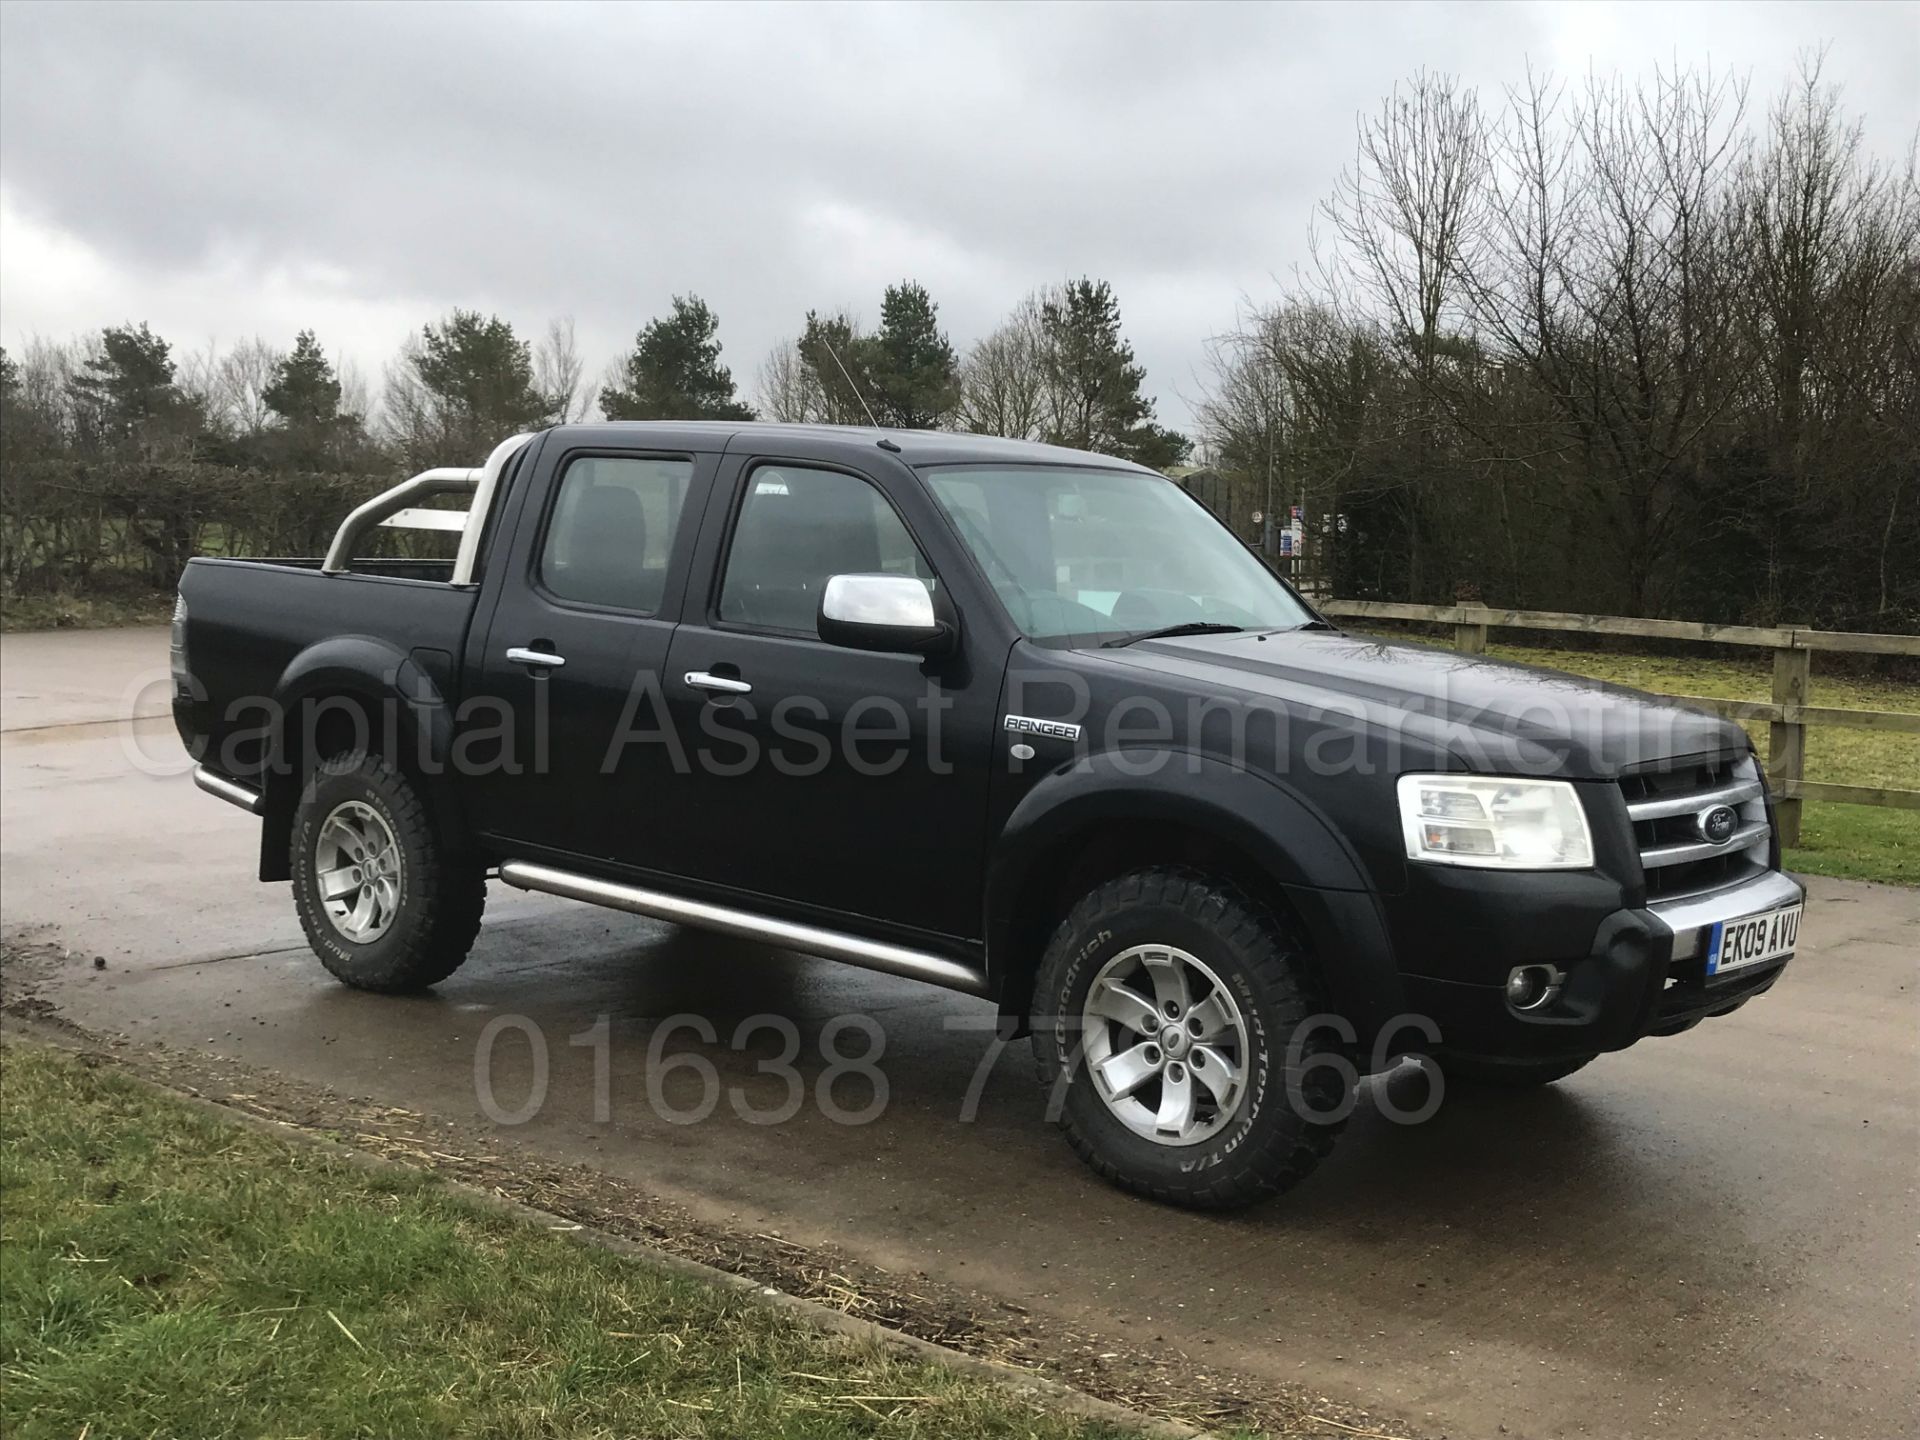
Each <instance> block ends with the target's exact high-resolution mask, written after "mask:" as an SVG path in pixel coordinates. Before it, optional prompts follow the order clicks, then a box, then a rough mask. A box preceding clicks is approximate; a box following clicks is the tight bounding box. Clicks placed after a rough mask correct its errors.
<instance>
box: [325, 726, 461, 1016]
mask: <svg viewBox="0 0 1920 1440" xmlns="http://www.w3.org/2000/svg"><path fill="white" fill-rule="evenodd" d="M292 846H293V853H292V856H291V857H290V858H291V861H292V871H293V898H294V906H295V909H296V910H297V911H298V912H299V915H300V925H301V928H302V929H304V930H305V931H306V932H307V942H308V943H309V944H310V945H312V947H313V950H314V953H315V954H316V955H318V956H319V957H320V961H321V963H322V964H323V965H325V966H326V967H327V969H328V970H329V971H331V972H332V974H333V975H334V976H335V978H337V979H340V980H343V981H345V982H346V983H347V984H349V985H352V986H355V987H357V988H359V989H362V990H380V991H407V990H421V989H425V988H426V987H427V986H429V985H434V984H437V983H438V982H439V981H441V980H444V979H446V978H447V976H449V975H451V974H452V973H453V972H454V971H455V970H457V969H459V968H460V963H461V961H463V960H465V959H466V958H467V951H468V950H469V949H470V948H472V945H473V939H474V936H475V935H476V934H477V933H478V932H479V929H480V914H481V911H482V910H483V909H485V907H486V898H487V896H486V880H485V877H484V875H483V874H482V872H481V869H480V867H479V866H478V865H475V864H472V863H469V862H466V861H463V860H461V859H459V858H457V857H454V856H450V855H449V854H448V853H447V851H446V847H445V846H444V845H443V844H442V843H441V840H440V837H439V835H438V834H437V833H436V831H435V829H434V826H433V820H432V816H431V815H430V814H429V813H428V810H427V804H426V800H425V797H424V796H423V795H422V794H421V793H420V787H419V785H418V784H417V783H416V782H415V781H414V780H413V779H412V778H411V777H409V776H408V775H407V774H406V773H405V772H403V771H402V770H400V769H399V768H398V767H397V766H395V765H393V764H392V763H391V762H389V761H387V760H385V759H383V758H381V757H380V756H378V755H369V754H368V753H366V752H365V751H363V750H353V751H348V752H346V753H344V754H340V755H334V756H330V757H329V758H327V759H326V760H323V761H322V762H321V763H320V765H319V766H318V768H316V769H315V770H314V772H313V775H312V777H311V778H310V779H309V780H308V781H307V785H306V789H305V790H304V791H303V792H302V793H301V796H300V805H299V808H298V809H297V810H296V811H295V813H294V820H293V841H292Z"/></svg>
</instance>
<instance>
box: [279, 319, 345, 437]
mask: <svg viewBox="0 0 1920 1440" xmlns="http://www.w3.org/2000/svg"><path fill="white" fill-rule="evenodd" d="M261 398H262V399H264V400H265V401H266V402H267V408H268V409H269V410H271V411H272V412H273V413H274V414H275V415H277V416H279V417H280V422H281V424H282V425H284V426H285V427H286V428H287V429H288V430H305V431H315V432H317V431H321V430H324V429H326V428H327V427H328V426H330V425H332V424H333V423H334V422H335V421H336V420H337V419H339V417H340V377H339V376H338V375H336V374H334V370H333V365H332V363H331V362H330V361H329V360H328V359H327V356H326V352H325V351H323V350H322V349H321V348H320V342H319V341H318V340H316V339H315V338H314V335H313V331H311V330H302V331H301V332H300V333H299V335H298V336H296V337H295V338H294V342H293V353H292V354H290V355H288V356H287V357H286V358H285V359H284V360H282V361H281V362H280V366H279V369H278V370H277V371H276V372H275V374H274V377H273V383H272V384H271V385H269V386H267V388H266V389H265V390H264V391H263V392H262V394H261Z"/></svg>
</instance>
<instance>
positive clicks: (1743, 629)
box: [1316, 600, 1920, 845]
mask: <svg viewBox="0 0 1920 1440" xmlns="http://www.w3.org/2000/svg"><path fill="white" fill-rule="evenodd" d="M1316 603H1317V604H1318V606H1319V608H1320V609H1321V610H1322V611H1323V612H1324V613H1326V614H1328V615H1334V616H1339V617H1341V618H1344V619H1349V620H1414V621H1420V622H1423V623H1426V624H1432V625H1451V626H1452V627H1453V644H1454V648H1455V649H1457V650H1461V651H1464V652H1466V653H1468V654H1473V655H1479V654H1484V653H1485V651H1486V648H1487V632H1488V631H1489V630H1550V631H1557V632H1559V633H1562V634H1574V635H1628V636H1635V637H1638V638H1640V639H1643V640H1644V639H1654V640H1706V641H1711V642H1712V643H1714V644H1715V645H1749V646H1753V647H1755V648H1757V649H1764V650H1771V651H1773V699H1772V700H1771V701H1767V700H1720V699H1716V698H1715V697H1713V696H1711V695H1672V694H1669V696H1668V698H1669V699H1674V700H1680V701H1684V702H1685V703H1687V704H1689V705H1698V706H1701V707H1703V708H1705V709H1708V710H1714V711H1717V712H1718V713H1720V714H1722V715H1725V716H1727V717H1729V718H1730V719H1734V720H1765V721H1766V722H1767V723H1768V737H1767V738H1768V745H1767V779H1768V781H1769V783H1770V784H1771V785H1772V787H1773V798H1774V806H1775V813H1776V815H1777V816H1778V818H1779V822H1780V840H1781V843H1782V844H1785V845H1797V844H1799V843H1800V805H1801V802H1802V801H1803V800H1837V801H1840V802H1842V803H1844V804H1849V805H1890V806H1895V807H1898V808H1900V809H1904V810H1920V790H1893V789H1882V788H1880V787H1878V786H1873V785H1829V784H1826V783H1824V782H1821V781H1817V780H1809V779H1807V778H1806V774H1805V771H1806V760H1807V727H1808V726H1809V725H1845V726H1851V727H1853V728H1855V729H1862V730H1891V731H1896V732H1898V733H1901V734H1906V735H1920V713H1914V712H1909V711H1904V710H1837V709H1832V708H1830V707H1828V706H1824V705H1809V704H1808V703H1807V693H1808V689H1809V686H1810V682H1811V680H1812V676H1813V654H1814V652H1815V651H1816V650H1825V651H1828V652H1830V653H1833V652H1843V651H1844V652H1846V653H1849V654H1854V655H1911V656H1920V635H1862V634H1856V633H1854V632H1852V631H1844V630H1807V629H1802V628H1799V627H1797V626H1790V627H1773V628H1769V627H1763V626H1753V625H1703V624H1701V623H1699V622H1698V621H1693V620H1635V619H1630V618H1628V617H1625V616H1620V615H1571V614H1563V613H1561V612H1558V611H1553V610H1494V609H1490V608H1489V607H1487V606H1484V605H1400V604H1396V603H1393V602H1390V601H1384V600H1322V601H1318V602H1316Z"/></svg>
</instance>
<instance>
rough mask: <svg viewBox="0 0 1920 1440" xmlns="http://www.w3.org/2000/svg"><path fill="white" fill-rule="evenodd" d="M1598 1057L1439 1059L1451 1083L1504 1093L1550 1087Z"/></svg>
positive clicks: (1450, 1056)
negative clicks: (1456, 1082) (1491, 1087)
mask: <svg viewBox="0 0 1920 1440" xmlns="http://www.w3.org/2000/svg"><path fill="white" fill-rule="evenodd" d="M1595 1058H1596V1057H1595V1056H1592V1055H1580V1056H1576V1057H1575V1058H1573V1059H1571V1060H1518V1061H1509V1060H1478V1059H1469V1058H1467V1057H1466V1056H1464V1055H1446V1054H1443V1055H1441V1056H1440V1057H1439V1059H1440V1073H1441V1074H1442V1075H1444V1076H1446V1077H1447V1079H1448V1080H1449V1081H1460V1082H1462V1083H1465V1084H1469V1085H1488V1086H1493V1087H1496V1088H1499V1089H1505V1090H1531V1089H1533V1088H1534V1087H1536V1086H1540V1085H1551V1084H1553V1082H1554V1081H1556V1080H1564V1079H1566V1078H1567V1076H1569V1075H1571V1074H1573V1072H1574V1071H1576V1070H1579V1069H1583V1068H1584V1067H1585V1066H1587V1065H1589V1064H1591V1063H1592V1062H1593V1060H1594V1059H1595Z"/></svg>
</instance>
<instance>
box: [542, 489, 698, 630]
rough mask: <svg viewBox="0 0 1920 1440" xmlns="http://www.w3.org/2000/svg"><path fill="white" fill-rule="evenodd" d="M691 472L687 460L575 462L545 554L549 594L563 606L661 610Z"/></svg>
mask: <svg viewBox="0 0 1920 1440" xmlns="http://www.w3.org/2000/svg"><path fill="white" fill-rule="evenodd" d="M692 471H693V466H692V462H690V461H686V460H651V459H610V458H606V457H591V458H586V459H580V460H576V461H574V462H573V463H572V464H570V465H569V466H568V467H567V471H566V473H565V474H564V475H563V476H562V477H561V480H560V495H559V499H558V501H557V502H556V503H555V506H554V512H553V521H552V523H551V524H550V525H549V526H548V529H547V538H546V544H545V546H544V547H543V548H542V551H541V558H540V578H541V580H542V582H543V583H544V584H545V585H546V587H547V589H548V590H550V591H552V592H553V594H554V595H556V596H558V597H559V598H560V599H562V600H573V601H578V602H580V603H582V604H587V605H604V606H607V607H609V608H612V609H619V610H633V611H637V612H639V613H641V614H645V615H651V614H653V613H655V612H657V611H658V610H659V608H660V605H661V601H662V599H663V598H664V596H665V593H666V584H667V559H668V556H669V555H670V554H671V552H672V549H673V536H674V532H675V530H676V529H677V528H678V526H679V521H680V510H681V502H682V501H683V500H684V498H685V496H686V491H687V481H688V478H689V477H690V476H691V474H692Z"/></svg>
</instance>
